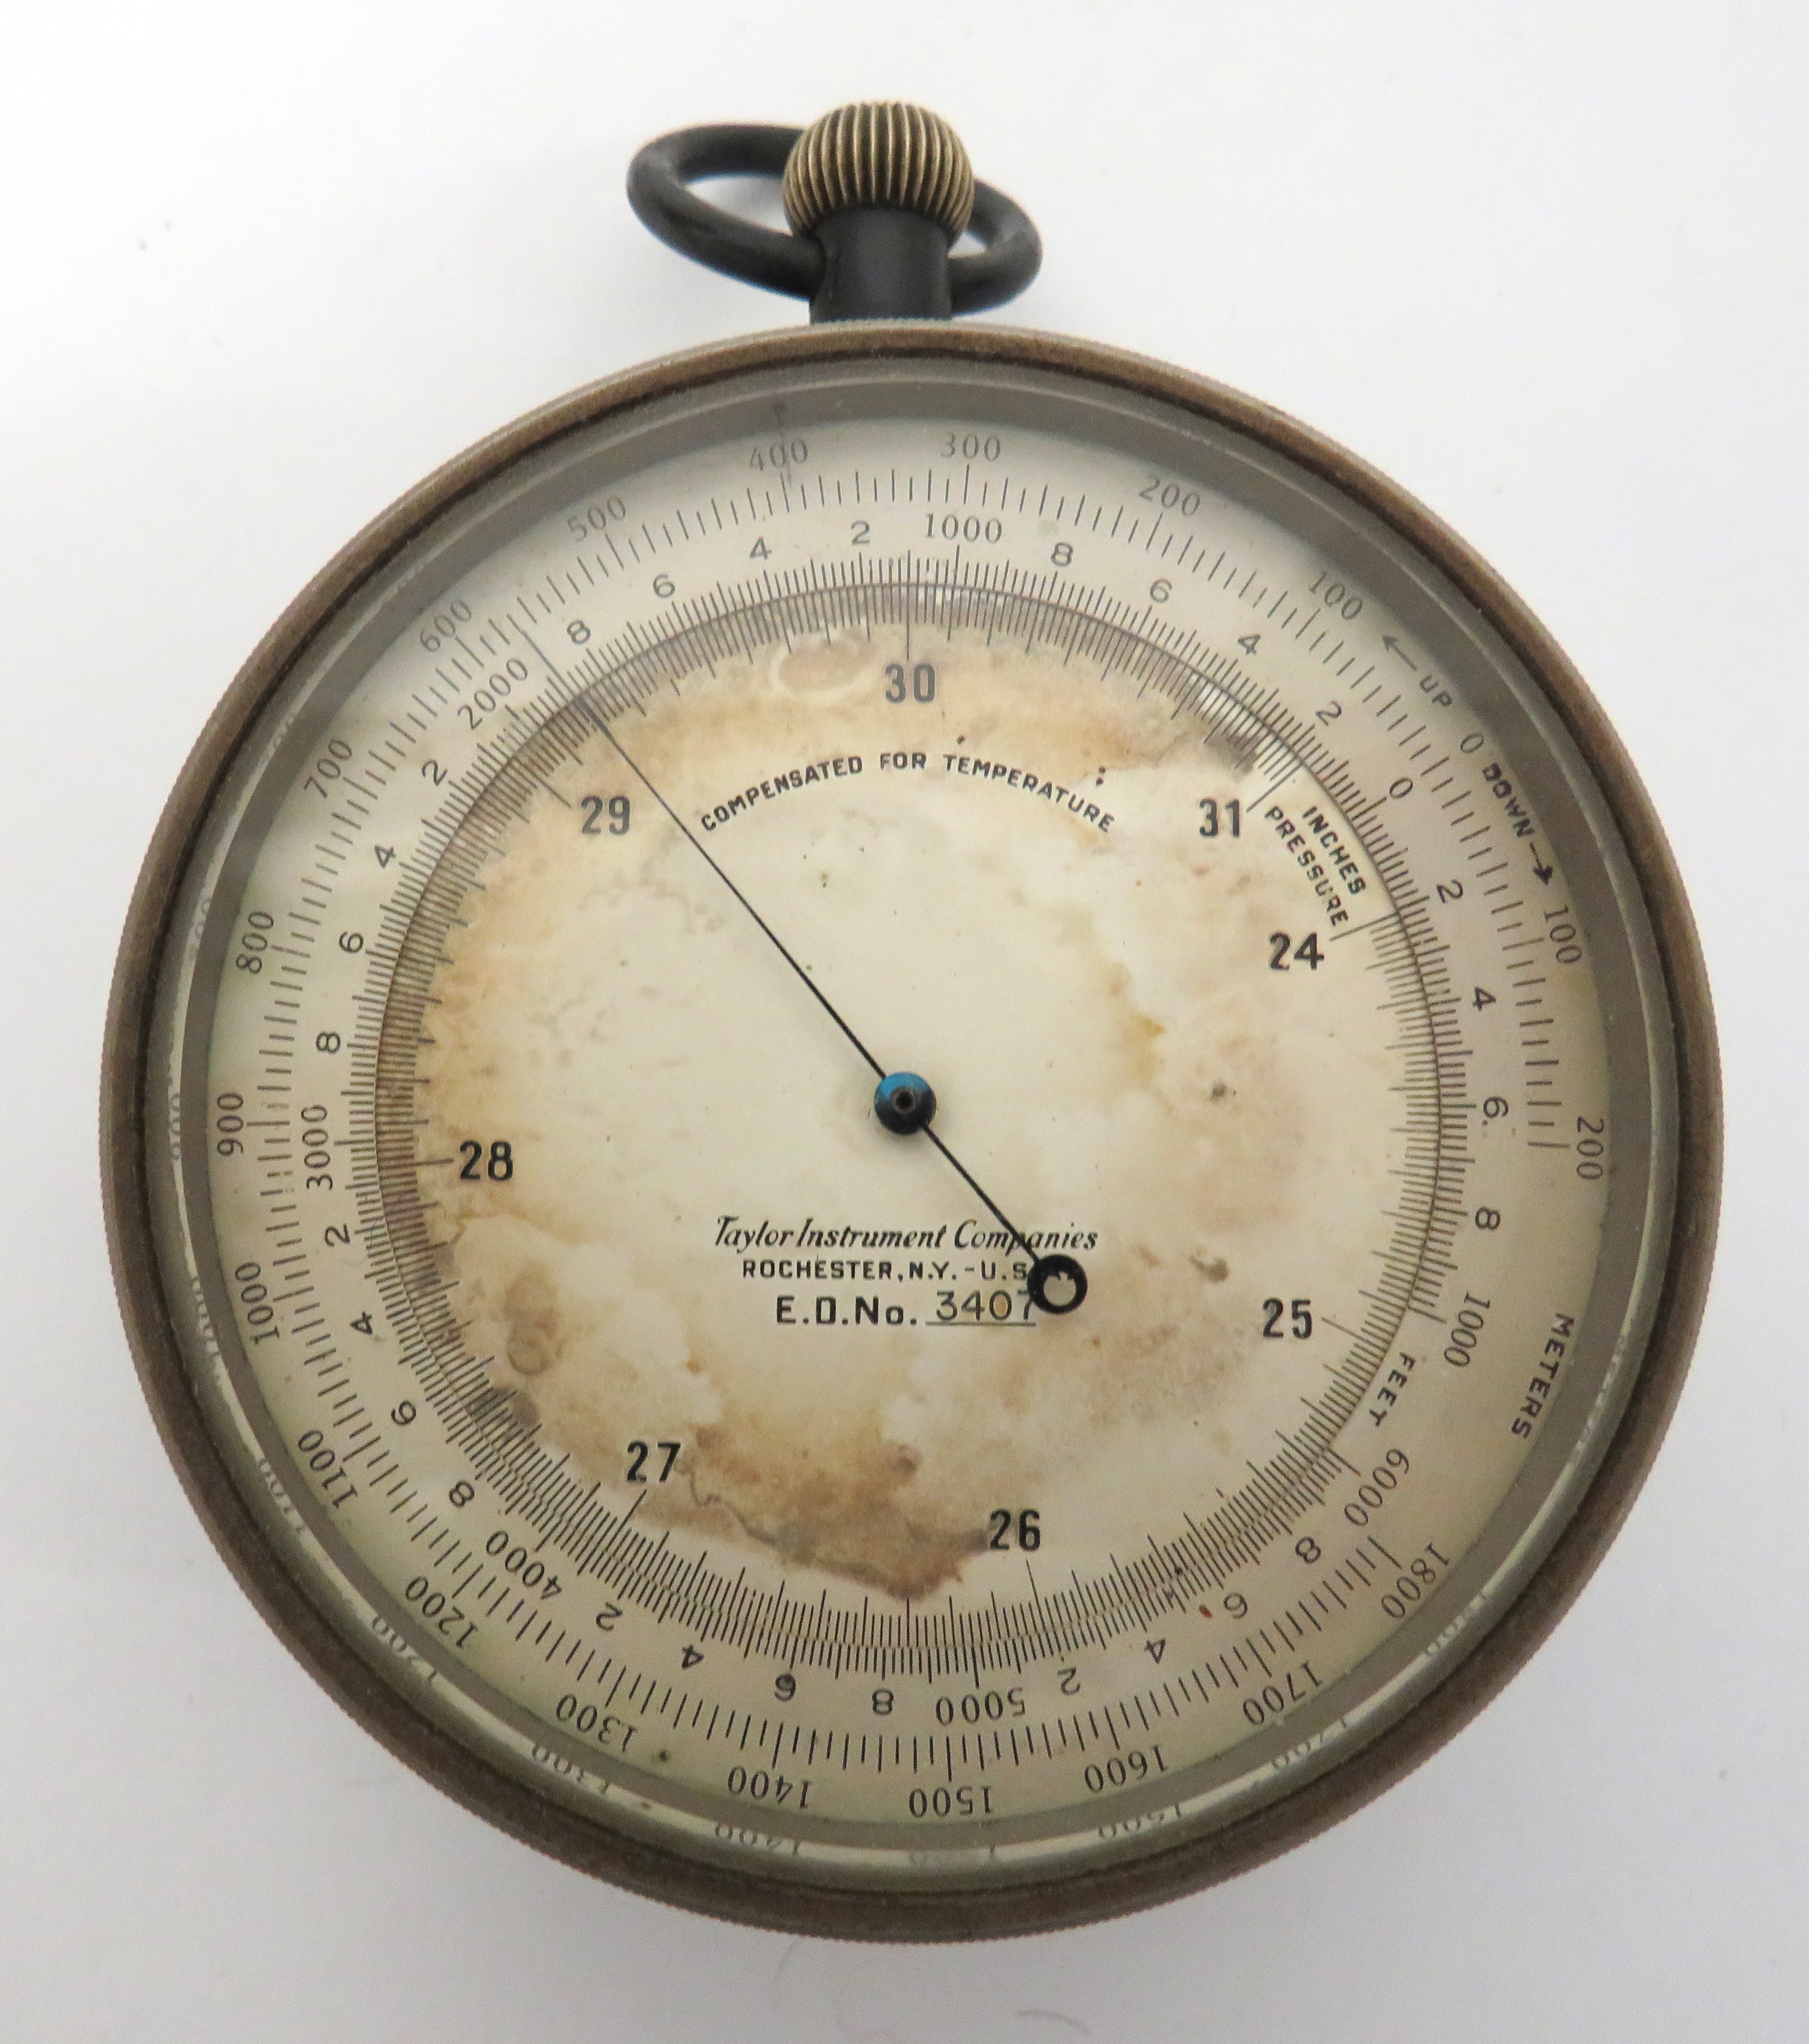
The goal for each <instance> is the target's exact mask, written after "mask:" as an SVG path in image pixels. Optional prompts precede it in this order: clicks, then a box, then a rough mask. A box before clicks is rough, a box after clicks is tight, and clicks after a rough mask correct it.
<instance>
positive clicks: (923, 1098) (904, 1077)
mask: <svg viewBox="0 0 1809 2044" xmlns="http://www.w3.org/2000/svg"><path fill="white" fill-rule="evenodd" d="M873 1111H874V1113H875V1114H877V1115H878V1116H879V1119H880V1124H881V1127H883V1128H889V1129H890V1130H891V1131H892V1132H893V1135H916V1132H917V1131H918V1130H919V1129H920V1128H928V1127H929V1125H930V1123H931V1120H932V1119H933V1118H934V1116H935V1111H936V1096H935V1089H934V1088H933V1087H932V1086H931V1084H930V1082H929V1081H928V1079H925V1078H919V1077H918V1075H917V1074H916V1073H915V1072H892V1073H890V1074H888V1075H887V1076H886V1077H885V1078H882V1079H881V1081H880V1082H879V1084H878V1085H877V1086H875V1087H874V1089H873Z"/></svg>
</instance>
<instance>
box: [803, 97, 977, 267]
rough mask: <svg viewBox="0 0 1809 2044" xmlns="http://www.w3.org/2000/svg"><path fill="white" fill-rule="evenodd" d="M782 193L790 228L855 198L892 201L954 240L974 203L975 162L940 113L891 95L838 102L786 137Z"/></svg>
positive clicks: (843, 208)
mask: <svg viewBox="0 0 1809 2044" xmlns="http://www.w3.org/2000/svg"><path fill="white" fill-rule="evenodd" d="M856 206H896V207H897V209H899V210H900V211H901V212H905V213H921V214H923V215H924V217H926V218H927V219H930V220H933V221H936V222H937V224H938V225H939V226H940V227H941V228H942V229H943V232H945V233H946V234H947V236H948V238H949V240H951V241H954V240H958V239H959V237H960V236H961V233H962V229H964V228H966V225H967V222H968V217H969V216H970V214H971V213H972V212H973V210H974V167H973V165H972V164H971V163H969V161H968V160H967V152H966V149H964V148H962V144H961V137H960V136H958V135H957V134H956V133H955V132H954V129H952V128H951V127H950V125H948V123H947V121H944V120H943V118H942V117H941V116H940V115H939V114H935V113H926V112H925V111H924V109H923V108H922V107H920V106H905V105H904V104H903V103H902V102H900V101H897V100H884V101H878V102H868V103H866V104H863V105H860V106H838V107H837V108H836V109H835V112H834V113H825V114H824V117H823V118H822V119H821V120H820V121H812V123H811V125H809V126H808V128H807V129H805V131H804V133H802V134H801V136H799V137H798V138H797V141H796V142H795V143H794V144H793V145H792V152H791V155H790V156H789V158H788V159H786V163H785V218H786V219H787V220H789V221H790V222H791V226H792V232H793V233H794V234H808V233H809V232H811V230H812V229H813V228H814V227H816V225H817V224H818V223H819V222H820V221H824V220H827V219H828V217H829V216H830V215H831V214H832V213H847V212H848V211H849V210H851V209H852V208H854V207H856Z"/></svg>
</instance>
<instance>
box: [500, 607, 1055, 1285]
mask: <svg viewBox="0 0 1809 2044" xmlns="http://www.w3.org/2000/svg"><path fill="white" fill-rule="evenodd" d="M522 636H523V637H524V638H526V637H527V634H526V633H525V632H524V633H523V635H522ZM528 644H529V645H530V646H532V647H533V649H534V651H535V652H536V653H537V654H539V655H540V659H542V660H543V662H545V663H546V665H547V667H552V665H553V663H552V662H551V660H548V659H547V656H546V655H545V654H544V653H542V652H540V647H538V646H535V645H534V642H533V640H532V639H528ZM558 671H559V670H557V669H556V668H554V672H555V674H556V673H557V672H558ZM582 708H583V710H584V713H585V715H586V717H589V718H590V721H591V722H592V723H593V724H594V725H595V726H596V727H597V729H598V730H599V731H600V732H601V733H602V734H603V736H605V738H606V739H608V740H609V743H610V744H611V745H613V747H615V749H616V753H617V755H619V757H620V759H621V762H622V764H623V765H624V767H627V768H628V771H629V772H630V773H631V774H633V775H634V777H635V778H636V780H637V781H639V782H640V784H641V786H643V788H644V789H646V790H647V793H649V794H650V795H651V796H652V797H653V799H654V800H655V801H656V802H657V803H659V806H660V807H661V808H662V809H663V810H664V811H665V812H666V814H667V816H670V818H671V819H672V820H673V822H674V823H675V824H677V825H678V828H679V829H680V830H681V831H682V832H684V834H685V837H686V841H687V842H688V843H689V844H690V845H691V846H692V847H693V849H694V850H695V851H696V852H697V856H698V857H699V858H700V859H702V860H703V861H704V863H705V865H707V866H709V869H710V870H711V872H712V873H713V874H715V875H716V878H717V879H719V880H720V882H722V884H723V885H724V886H725V887H726V888H727V889H728V891H729V893H732V895H733V896H734V897H735V898H736V901H739V903H740V904H741V905H742V907H743V909H746V910H747V913H748V914H749V915H750V916H752V917H753V919H754V920H755V922H756V923H757V924H759V926H760V928H761V929H762V931H763V932H765V933H766V936H767V937H768V938H769V939H770V940H771V942H772V946H773V948H774V950H775V951H777V952H778V955H779V956H780V957H781V958H782V959H784V960H785V963H786V964H787V965H789V966H790V967H791V969H792V970H793V972H795V973H796V974H797V976H798V978H800V979H801V980H802V981H803V982H804V983H805V985H806V986H807V987H808V988H809V989H810V991H811V993H812V994H813V995H815V997H816V999H817V1001H819V1002H820V1004H821V1005H822V1008H823V1012H824V1013H825V1014H826V1015H827V1016H828V1017H829V1019H830V1020H831V1021H832V1022H833V1023H834V1024H835V1027H836V1028H838V1029H839V1030H840V1031H841V1032H842V1034H843V1035H844V1036H846V1037H847V1039H848V1041H849V1042H850V1043H852V1044H853V1045H854V1047H855V1049H856V1050H857V1051H859V1052H860V1054H861V1055H862V1057H863V1058H866V1062H868V1063H869V1064H870V1066H872V1067H873V1069H874V1070H875V1071H876V1072H878V1074H879V1085H878V1088H877V1089H875V1091H874V1112H876V1113H877V1114H878V1117H879V1119H880V1120H881V1123H883V1124H884V1125H885V1127H886V1128H889V1129H890V1130H892V1131H893V1134H894V1135H913V1134H915V1133H916V1131H918V1130H921V1131H923V1133H924V1135H927V1136H928V1137H929V1139H930V1140H931V1142H932V1143H935V1146H936V1147H937V1149H939V1151H941V1152H942V1154H943V1156H945V1157H946V1158H947V1159H948V1161H949V1162H950V1163H951V1164H952V1165H953V1166H954V1169H955V1170H956V1171H957V1172H958V1174H960V1176H961V1177H962V1179H963V1180H964V1181H966V1184H967V1185H968V1186H969V1187H970V1189H971V1190H972V1192H973V1193H974V1197H976V1198H977V1200H978V1201H980V1203H981V1205H982V1206H984V1207H985V1209H986V1211H987V1212H989V1214H991V1215H992V1216H993V1219H994V1220H996V1221H997V1223H998V1224H999V1225H1000V1226H1001V1228H1003V1229H1004V1231H1005V1232H1006V1234H1007V1235H1009V1236H1010V1237H1011V1239H1012V1241H1013V1242H1015V1243H1017V1244H1018V1246H1019V1247H1020V1248H1021V1249H1022V1250H1023V1251H1024V1254H1025V1255H1026V1256H1027V1257H1028V1258H1030V1260H1031V1261H1030V1275H1029V1277H1028V1280H1027V1283H1028V1287H1029V1291H1030V1296H1031V1302H1032V1303H1033V1304H1035V1305H1037V1306H1039V1307H1040V1308H1042V1310H1043V1312H1046V1313H1071V1312H1073V1310H1074V1308H1076V1307H1077V1305H1079V1304H1080V1303H1081V1301H1082V1300H1083V1299H1084V1298H1085V1297H1086V1296H1087V1274H1086V1272H1085V1270H1083V1269H1082V1268H1081V1266H1080V1264H1079V1263H1078V1262H1076V1261H1075V1259H1074V1258H1073V1257H1071V1256H1059V1255H1058V1256H1039V1255H1038V1254H1037V1253H1036V1251H1035V1248H1034V1247H1032V1246H1031V1243H1030V1241H1029V1239H1028V1238H1027V1236H1026V1235H1025V1234H1024V1230H1023V1229H1022V1228H1018V1227H1016V1226H1015V1225H1014V1224H1012V1221H1011V1220H1008V1218H1007V1216H1005V1214H1004V1211H1003V1210H1002V1209H1001V1207H1000V1206H999V1204H998V1203H997V1201H995V1200H994V1199H993V1198H992V1197H991V1196H990V1195H989V1193H987V1192H986V1190H985V1188H984V1187H983V1186H982V1185H981V1183H980V1181H979V1180H978V1179H977V1178H975V1177H974V1174H973V1173H972V1172H971V1171H970V1170H968V1168H967V1167H966V1165H965V1164H963V1163H962V1161H961V1159H960V1158H958V1157H957V1156H956V1155H955V1154H954V1151H952V1150H951V1149H950V1147H948V1145H947V1143H945V1142H943V1139H942V1138H941V1137H940V1136H939V1135H937V1134H936V1132H935V1130H934V1129H933V1128H931V1127H930V1117H931V1115H933V1114H934V1113H935V1111H936V1097H935V1093H933V1092H932V1091H931V1089H930V1088H929V1087H928V1085H925V1084H924V1081H923V1080H921V1079H920V1078H917V1076H916V1074H915V1073H912V1072H894V1073H891V1074H889V1073H888V1072H887V1071H886V1069H885V1066H884V1065H882V1064H881V1062H879V1060H878V1058H876V1057H875V1056H874V1054H873V1053H872V1051H870V1050H869V1049H868V1048H867V1047H866V1044H865V1043H862V1041H861V1039H860V1038H859V1037H858V1036H857V1035H855V1032H854V1031H853V1030H852V1029H851V1028H849V1027H848V1025H847V1023H846V1022H845V1021H844V1020H843V1019H842V1016H841V1015H840V1013H839V1012H838V1010H837V1009H836V1007H835V1003H834V1002H833V1001H831V1000H830V998H829V997H828V995H827V994H826V993H824V991H823V989H822V988H821V987H820V986H819V985H817V984H816V981H815V980H813V979H812V978H811V976H810V974H808V972H806V971H805V969H804V967H803V966H801V965H800V964H799V963H798V962H797V959H795V958H793V956H792V955H791V953H790V952H789V951H788V950H786V948H785V945H784V943H782V942H781V940H780V939H779V936H778V932H776V931H775V930H774V928H773V926H772V924H770V923H769V922H768V921H767V920H766V917H765V916H762V914H761V913H760V912H759V909H756V908H755V905H754V904H753V903H752V902H751V901H749V900H748V898H747V896H746V895H745V894H743V893H742V891H741V889H739V887H737V886H736V884H735V882H733V881H732V880H731V879H730V878H729V877H728V874H726V873H724V870H722V868H721V867H720V866H718V865H717V863H716V861H715V860H714V859H712V858H711V856H710V855H709V851H708V850H707V849H706V848H705V846H704V844H703V843H702V842H701V840H700V839H699V838H698V837H697V836H696V835H695V833H694V832H693V831H692V829H691V828H690V826H689V824H687V823H686V821H685V820H684V818H683V817H682V816H680V815H679V813H678V811H677V810H676V809H674V808H673V806H672V805H671V804H670V802H669V801H666V797H664V796H663V794H661V793H660V792H659V790H658V789H657V788H656V787H655V786H654V785H653V783H652V782H651V781H650V780H649V779H648V778H647V776H646V774H643V772H642V771H641V770H640V768H639V767H638V766H637V765H636V763H635V762H634V761H633V759H631V758H630V757H629V755H628V750H627V748H626V747H624V744H623V743H622V741H621V740H620V739H619V738H618V737H617V736H616V734H615V732H613V731H612V730H611V729H610V728H609V725H608V724H607V723H605V720H603V719H602V718H601V717H599V716H598V715H597V713H596V711H595V710H594V709H592V708H591V706H590V704H589V703H588V702H587V703H585V704H583V705H582ZM1051 1284H1054V1285H1060V1286H1062V1287H1063V1288H1064V1289H1066V1291H1067V1292H1069V1293H1070V1294H1071V1296H1070V1297H1067V1298H1066V1299H1054V1298H1051V1297H1050V1295H1049V1287H1050V1285H1051Z"/></svg>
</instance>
